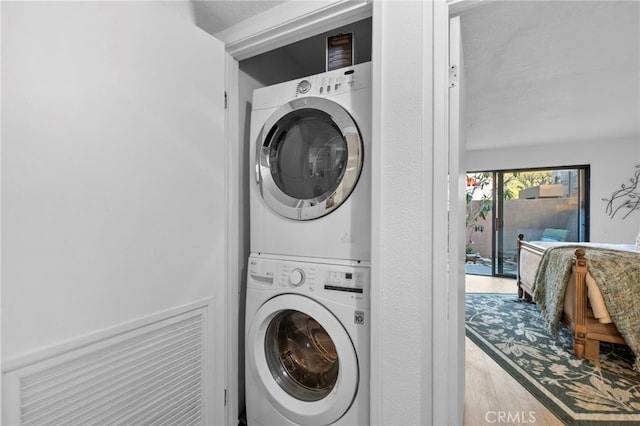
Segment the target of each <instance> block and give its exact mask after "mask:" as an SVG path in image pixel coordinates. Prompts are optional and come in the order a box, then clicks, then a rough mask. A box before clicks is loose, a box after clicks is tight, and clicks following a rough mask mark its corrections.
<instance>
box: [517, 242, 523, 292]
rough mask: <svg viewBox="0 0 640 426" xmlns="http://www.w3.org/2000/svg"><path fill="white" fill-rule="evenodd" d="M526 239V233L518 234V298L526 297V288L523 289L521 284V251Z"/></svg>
mask: <svg viewBox="0 0 640 426" xmlns="http://www.w3.org/2000/svg"><path fill="white" fill-rule="evenodd" d="M523 241H524V235H523V234H518V244H516V265H518V270H517V272H516V274H517V275H516V284H518V298H519V299H522V298H523V297H524V290H523V289H522V285H521V284H520V251H521V250H522V242H523Z"/></svg>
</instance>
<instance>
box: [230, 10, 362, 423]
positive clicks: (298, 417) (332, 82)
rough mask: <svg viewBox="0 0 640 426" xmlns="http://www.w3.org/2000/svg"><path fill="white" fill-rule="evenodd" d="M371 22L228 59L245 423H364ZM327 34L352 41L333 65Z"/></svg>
mask: <svg viewBox="0 0 640 426" xmlns="http://www.w3.org/2000/svg"><path fill="white" fill-rule="evenodd" d="M371 27H372V20H371V18H368V19H364V20H360V21H357V22H354V23H352V24H349V25H346V26H342V27H339V28H336V29H333V30H330V31H327V32H325V33H322V34H319V35H316V36H314V37H311V38H308V39H304V40H301V41H298V42H295V43H292V44H289V45H287V46H284V47H281V48H279V49H276V50H272V51H270V52H267V53H263V54H260V55H258V56H254V57H252V58H250V59H247V60H244V61H241V62H240V64H239V108H240V111H239V114H240V117H239V121H240V123H241V125H240V135H239V140H240V144H241V146H242V149H241V152H242V154H241V162H242V163H241V164H242V166H241V169H242V170H243V171H242V172H241V175H242V177H243V182H242V185H241V188H242V191H243V195H242V199H243V206H244V207H245V209H244V211H245V212H246V210H247V207H250V210H251V211H250V215H245V216H244V220H243V226H242V229H243V232H244V233H245V238H243V241H244V250H243V252H244V254H245V255H244V257H243V259H248V261H247V263H248V266H247V273H246V274H242V277H241V281H242V283H241V288H242V289H245V292H244V293H242V295H241V297H240V299H239V303H238V304H239V318H240V324H239V327H238V330H239V336H238V341H239V343H240V344H239V346H240V351H239V359H240V368H239V375H240V377H239V384H240V389H239V396H240V399H242V396H243V395H244V392H243V390H242V387H243V385H244V384H246V389H245V391H246V398H247V402H246V407H247V410H246V415H247V419H246V420H247V421H248V423H249V424H252V423H254V422H255V421H257V420H258V419H259V420H260V421H261V422H265V423H266V424H285V423H286V424H307V423H308V422H311V423H316V422H319V423H322V424H324V423H332V424H333V423H334V422H338V423H339V424H342V423H340V422H347V423H357V424H365V423H368V422H369V403H368V399H369V396H368V395H369V388H368V382H369V361H368V360H369V351H370V349H369V335H370V331H369V323H370V316H369V300H370V296H369V290H370V284H369V283H370V279H369V264H370V245H371V243H370V241H371V240H370V233H371V225H370V219H369V218H370V211H371V196H370V191H371V190H370V185H371V170H370V168H371V164H370V156H371V151H370V147H371V112H370V111H371V63H370V61H371ZM332 37H340V38H341V39H342V40H344V39H350V40H351V43H350V44H349V47H348V48H347V52H350V53H351V54H350V55H348V56H350V57H349V58H348V60H347V64H344V66H338V67H332V68H329V66H328V62H329V59H328V58H329V51H328V47H327V46H328V39H329V38H332ZM327 68H329V70H328V69H327ZM326 71H330V72H326ZM256 89H260V90H256ZM254 91H255V92H254ZM254 93H255V94H254ZM265 120H266V121H265ZM341 206H342V207H341ZM249 217H250V219H251V220H249ZM249 235H250V238H247V236H249ZM248 240H250V244H247V243H248V242H249V241H248ZM249 254H250V256H249ZM267 289H269V290H267ZM271 289H272V290H271ZM354 315H355V316H356V317H357V318H358V321H356V322H355V323H354ZM303 324H304V325H303ZM265 329H266V331H265ZM288 330H297V331H295V332H294V334H295V335H288V334H287V333H289V331H288ZM300 330H306V331H304V332H301V331H300ZM345 330H346V332H345ZM285 335H286V337H284V336H285ZM298 340H299V343H295V342H296V341H298ZM243 342H244V343H245V344H246V348H245V347H244V346H245V345H243V344H242V343H243ZM289 342H294V343H289ZM269 348H272V349H269ZM302 348H304V349H302ZM245 352H246V356H245ZM265 354H266V355H265ZM270 354H271V355H270ZM282 354H290V355H287V356H286V358H282V357H283V356H284V355H282ZM245 358H246V361H245V362H244V363H243V362H242V360H243V359H245ZM243 364H244V369H243V368H242V366H243ZM243 373H244V374H243ZM242 417H243V415H242V414H241V418H242ZM338 423H336V424H338Z"/></svg>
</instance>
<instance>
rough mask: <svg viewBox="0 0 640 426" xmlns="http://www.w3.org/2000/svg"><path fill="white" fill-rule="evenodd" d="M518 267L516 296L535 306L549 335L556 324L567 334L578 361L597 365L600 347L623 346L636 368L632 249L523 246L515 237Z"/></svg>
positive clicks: (636, 264) (638, 259)
mask: <svg viewBox="0 0 640 426" xmlns="http://www.w3.org/2000/svg"><path fill="white" fill-rule="evenodd" d="M517 265H518V273H517V284H518V296H519V297H521V298H525V299H527V300H533V301H534V302H536V303H537V304H539V305H540V307H541V311H542V314H543V317H544V319H545V322H547V325H548V327H549V329H550V330H551V331H553V332H557V326H558V323H559V322H562V323H563V324H565V325H566V326H567V327H568V328H569V329H570V330H571V331H572V334H573V337H574V345H573V348H574V352H575V354H576V356H577V357H578V358H586V359H588V360H590V361H592V362H594V363H595V364H598V363H599V359H600V342H611V343H619V344H628V345H629V347H630V348H631V350H632V351H633V352H634V354H635V355H636V363H635V365H634V368H635V369H637V370H638V369H640V361H639V360H640V307H639V306H638V305H640V303H638V296H639V295H640V251H639V250H638V248H637V247H636V246H634V245H619V244H595V243H563V242H550V241H525V240H524V236H523V235H522V234H520V235H519V236H518V245H517ZM630 294H633V295H634V296H633V297H629V295H630ZM609 307H611V309H610V308H609Z"/></svg>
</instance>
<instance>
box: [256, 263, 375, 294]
mask: <svg viewBox="0 0 640 426" xmlns="http://www.w3.org/2000/svg"><path fill="white" fill-rule="evenodd" d="M248 275H249V281H248V285H249V286H251V287H253V288H272V289H274V290H275V289H278V290H285V289H289V290H293V289H295V290H296V291H302V292H310V293H324V294H329V293H332V294H342V295H345V296H348V297H349V298H357V299H360V298H363V297H365V296H367V297H368V295H367V293H368V291H369V268H368V267H366V266H352V265H336V264H324V263H312V262H299V261H287V260H275V259H270V258H256V257H253V256H252V257H250V258H249V271H248Z"/></svg>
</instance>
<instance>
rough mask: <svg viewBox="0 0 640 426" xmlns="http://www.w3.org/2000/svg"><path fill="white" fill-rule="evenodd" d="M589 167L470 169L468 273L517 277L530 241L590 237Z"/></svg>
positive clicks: (576, 239)
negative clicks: (519, 254) (523, 244)
mask: <svg viewBox="0 0 640 426" xmlns="http://www.w3.org/2000/svg"><path fill="white" fill-rule="evenodd" d="M588 197H589V166H567V167H547V168H536V169H517V170H491V171H478V172H468V173H467V186H466V199H467V200H466V230H465V244H466V246H465V254H466V263H465V272H466V273H468V274H473V275H488V276H504V277H515V276H516V273H517V264H516V248H517V238H518V235H519V234H522V235H524V238H525V240H528V241H540V240H547V241H568V242H581V241H589V199H588Z"/></svg>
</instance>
